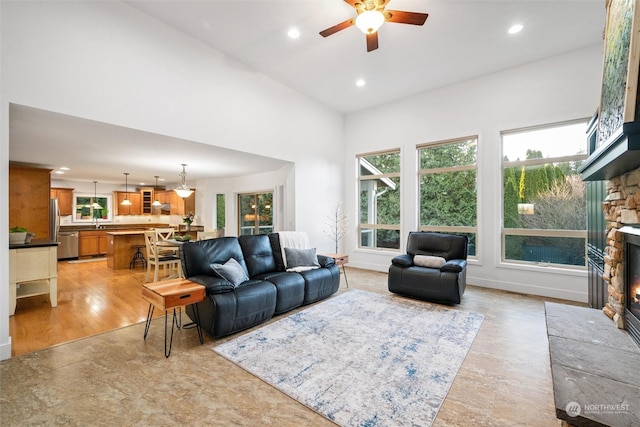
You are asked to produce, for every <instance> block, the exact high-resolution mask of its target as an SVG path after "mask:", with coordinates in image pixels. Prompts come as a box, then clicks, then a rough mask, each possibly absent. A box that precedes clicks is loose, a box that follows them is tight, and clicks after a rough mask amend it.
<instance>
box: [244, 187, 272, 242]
mask: <svg viewBox="0 0 640 427" xmlns="http://www.w3.org/2000/svg"><path fill="white" fill-rule="evenodd" d="M265 194H270V195H271V205H270V206H271V208H270V209H269V210H270V214H271V225H270V226H261V225H260V221H259V218H258V217H259V215H258V214H259V212H258V211H257V209H258V205H259V203H258V198H259V197H260V196H261V195H265ZM246 196H253V197H254V201H255V205H254V208H253V209H254V211H253V215H255V217H256V218H258V221H254V226H253V227H251V228H252V230H253V231H254V233H253V234H252V235H260V234H270V233H273V232H275V231H276V230H275V209H274V203H275V199H274V196H275V191H274V190H264V191H250V192H246V193H237V196H236V209H237V212H238V217H237V221H238V229H237V232H238V236H242V235H243V234H242V229H243V228H247V227H242V215H244V214H246V212H243V211H242V206H241V202H240V199H241V198H242V197H246ZM262 228H271V231H269V232H268V233H261V229H262Z"/></svg>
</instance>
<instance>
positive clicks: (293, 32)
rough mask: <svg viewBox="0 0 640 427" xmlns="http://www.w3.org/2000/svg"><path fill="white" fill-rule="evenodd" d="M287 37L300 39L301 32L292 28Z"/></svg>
mask: <svg viewBox="0 0 640 427" xmlns="http://www.w3.org/2000/svg"><path fill="white" fill-rule="evenodd" d="M287 35H288V36H289V37H290V38H292V39H297V38H298V37H300V31H298V29H297V28H291V29H290V30H289V32H288V33H287Z"/></svg>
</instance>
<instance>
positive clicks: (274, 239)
mask: <svg viewBox="0 0 640 427" xmlns="http://www.w3.org/2000/svg"><path fill="white" fill-rule="evenodd" d="M230 258H233V259H235V260H236V261H237V262H238V263H239V264H240V265H241V266H242V267H243V268H244V270H245V271H246V272H247V273H248V276H249V280H246V281H244V282H242V283H240V284H239V285H237V286H234V285H233V284H232V283H230V282H229V281H228V280H225V279H223V278H221V277H220V276H219V275H217V274H216V273H215V272H214V271H213V269H212V265H213V264H224V263H226V262H227V261H228V260H229V259H230ZM317 258H318V262H319V264H320V268H316V269H313V270H307V271H301V272H288V271H286V270H285V265H284V262H283V257H282V251H281V248H280V239H279V237H278V234H277V233H273V234H270V235H257V236H240V237H221V238H217V239H207V240H200V241H196V242H187V243H185V244H183V245H182V246H181V247H180V260H181V262H182V271H183V273H184V277H185V278H187V279H189V280H191V281H193V282H197V283H200V284H202V285H204V286H205V287H206V297H205V299H204V301H202V302H200V303H198V311H199V314H200V323H201V326H202V328H203V329H204V330H206V331H207V332H209V333H210V334H211V335H213V336H214V337H222V336H225V335H229V334H233V333H235V332H238V331H241V330H244V329H247V328H250V327H252V326H255V325H258V324H260V323H262V322H264V321H266V320H268V319H270V318H271V317H272V316H273V315H274V314H280V313H284V312H286V311H289V310H291V309H294V308H296V307H299V306H301V305H304V304H310V303H312V302H315V301H319V300H321V299H324V298H327V297H329V296H330V295H332V294H334V293H335V292H336V291H337V290H338V288H339V286H340V271H339V270H338V267H337V266H336V265H335V263H334V260H333V258H328V257H325V256H322V255H318V256H317ZM187 314H188V315H189V317H190V318H192V319H194V318H195V316H194V313H193V307H192V306H188V307H187Z"/></svg>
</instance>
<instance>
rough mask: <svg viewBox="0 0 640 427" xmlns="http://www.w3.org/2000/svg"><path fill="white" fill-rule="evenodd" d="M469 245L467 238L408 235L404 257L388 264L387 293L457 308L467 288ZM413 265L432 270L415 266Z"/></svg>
mask: <svg viewBox="0 0 640 427" xmlns="http://www.w3.org/2000/svg"><path fill="white" fill-rule="evenodd" d="M468 243H469V239H468V238H467V237H466V236H457V235H453V234H444V233H433V232H425V231H412V232H410V233H409V238H408V240H407V253H406V254H404V255H399V256H397V257H395V258H393V260H391V266H390V267H389V279H388V286H389V291H390V292H394V293H397V294H402V295H407V296H410V297H415V298H419V299H423V300H427V301H432V302H438V303H445V304H460V299H461V298H462V294H464V290H465V287H466V284H467V246H468ZM416 256H417V258H416ZM436 257H438V258H436ZM439 258H444V260H442V259H439ZM414 261H416V262H418V263H420V264H423V265H425V264H427V265H432V266H430V267H426V266H420V265H416V264H415V263H414ZM440 264H442V265H440Z"/></svg>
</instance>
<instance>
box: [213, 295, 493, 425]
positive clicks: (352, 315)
mask: <svg viewBox="0 0 640 427" xmlns="http://www.w3.org/2000/svg"><path fill="white" fill-rule="evenodd" d="M483 318H484V316H483V315H481V314H477V313H472V312H465V311H460V310H455V309H448V308H444V307H441V306H436V305H432V304H429V303H426V302H423V301H414V300H409V299H405V298H400V297H396V296H385V295H379V294H374V293H371V292H366V291H360V290H351V291H348V292H345V293H344V294H341V295H339V296H336V297H333V298H331V299H329V300H327V301H324V302H321V303H319V304H317V305H315V306H313V307H310V308H308V309H306V310H303V311H300V312H298V313H296V314H293V315H291V316H289V317H286V318H284V319H281V320H278V321H276V322H273V323H271V324H269V325H266V326H264V327H262V328H260V329H258V330H255V331H253V332H250V333H247V334H245V335H242V336H240V337H238V338H236V339H233V340H231V341H228V342H226V343H223V344H220V345H218V346H215V347H214V348H213V350H214V351H215V352H217V353H219V354H220V355H222V356H224V357H226V358H227V359H229V360H230V361H232V362H234V363H236V364H238V365H239V366H241V367H242V368H244V369H245V370H247V371H248V372H250V373H252V374H254V375H256V376H258V377H259V378H261V379H263V380H264V381H266V382H267V383H269V384H271V385H273V386H274V387H276V388H277V389H279V390H281V391H282V392H284V393H286V394H287V395H289V396H291V397H292V398H294V399H296V400H298V401H299V402H301V403H303V404H305V405H307V406H308V407H309V408H311V409H313V410H315V411H316V412H318V413H320V414H322V415H324V416H325V417H326V418H328V419H330V420H331V421H333V422H335V423H336V424H339V425H342V426H367V427H370V426H400V425H403V426H412V425H413V426H430V425H431V424H432V423H433V421H434V419H435V417H436V415H437V414H438V411H439V409H440V406H441V405H442V402H443V400H444V398H445V397H446V395H447V392H448V391H449V388H450V387H451V384H452V383H453V380H454V378H455V377H456V374H457V372H458V369H459V368H460V366H461V365H462V362H463V360H464V358H465V356H466V354H467V352H468V350H469V348H470V347H471V344H472V342H473V340H474V338H475V336H476V333H477V332H478V329H479V328H480V324H481V323H482V320H483Z"/></svg>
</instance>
